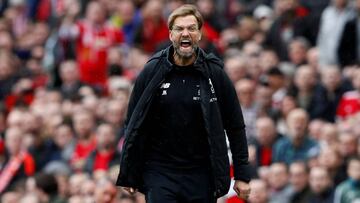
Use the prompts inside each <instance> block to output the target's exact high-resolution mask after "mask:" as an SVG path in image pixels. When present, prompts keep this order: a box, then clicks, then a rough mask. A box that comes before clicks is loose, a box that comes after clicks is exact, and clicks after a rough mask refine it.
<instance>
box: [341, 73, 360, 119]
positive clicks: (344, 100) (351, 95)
mask: <svg viewBox="0 0 360 203" xmlns="http://www.w3.org/2000/svg"><path fill="white" fill-rule="evenodd" d="M352 74H353V78H352V85H353V87H354V90H352V91H347V92H345V93H344V94H343V96H342V97H341V99H340V102H339V105H338V107H337V110H336V115H337V118H338V119H340V120H343V119H348V118H350V117H352V116H354V115H355V114H357V113H358V112H359V111H360V105H359V104H360V103H359V101H360V100H359V97H360V94H359V92H360V70H355V71H354V72H353V73H352Z"/></svg>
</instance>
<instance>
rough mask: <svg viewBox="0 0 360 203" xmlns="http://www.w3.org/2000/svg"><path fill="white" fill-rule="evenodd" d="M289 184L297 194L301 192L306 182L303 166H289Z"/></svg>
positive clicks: (306, 176)
mask: <svg viewBox="0 0 360 203" xmlns="http://www.w3.org/2000/svg"><path fill="white" fill-rule="evenodd" d="M290 182H291V184H292V185H293V187H294V189H295V190H296V191H297V192H300V191H302V190H303V189H304V188H305V187H306V186H307V182H308V174H307V172H306V168H305V166H303V165H302V164H299V163H294V164H292V165H291V166H290Z"/></svg>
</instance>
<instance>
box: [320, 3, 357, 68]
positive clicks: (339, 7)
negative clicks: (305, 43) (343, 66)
mask: <svg viewBox="0 0 360 203" xmlns="http://www.w3.org/2000/svg"><path fill="white" fill-rule="evenodd" d="M353 16H354V13H353V12H352V10H351V9H350V8H349V6H348V0H334V1H331V3H330V5H329V6H328V7H327V8H326V9H325V10H324V12H323V13H322V15H321V21H320V30H319V34H318V37H317V47H318V48H319V62H320V64H321V65H338V64H339V57H338V55H337V49H338V47H339V41H340V39H341V35H342V33H343V30H344V26H345V23H346V22H347V21H348V20H349V19H351V18H352V17H353Z"/></svg>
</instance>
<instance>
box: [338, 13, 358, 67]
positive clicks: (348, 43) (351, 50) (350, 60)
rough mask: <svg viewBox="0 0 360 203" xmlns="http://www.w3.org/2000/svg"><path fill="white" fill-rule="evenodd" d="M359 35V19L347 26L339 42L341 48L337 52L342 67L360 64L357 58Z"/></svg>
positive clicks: (349, 22)
mask: <svg viewBox="0 0 360 203" xmlns="http://www.w3.org/2000/svg"><path fill="white" fill-rule="evenodd" d="M357 35H358V31H357V18H354V19H352V20H350V21H348V22H347V23H346V24H345V27H344V31H343V33H342V36H341V39H340V42H339V48H338V50H337V51H338V57H339V62H340V65H341V66H348V65H354V64H357V63H358V62H359V61H358V57H357V55H358V50H357V45H358V43H359V39H358V38H357Z"/></svg>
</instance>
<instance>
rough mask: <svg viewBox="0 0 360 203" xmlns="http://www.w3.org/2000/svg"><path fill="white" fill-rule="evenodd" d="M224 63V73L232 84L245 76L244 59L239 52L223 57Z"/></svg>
mask: <svg viewBox="0 0 360 203" xmlns="http://www.w3.org/2000/svg"><path fill="white" fill-rule="evenodd" d="M224 65H225V66H224V69H225V71H226V73H227V74H228V75H229V77H230V80H231V81H232V82H233V83H234V84H235V83H236V82H237V81H239V80H240V79H243V78H245V77H246V76H247V67H246V59H245V57H244V56H243V55H241V54H240V52H236V53H234V54H233V55H231V56H228V57H225V61H224Z"/></svg>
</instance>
